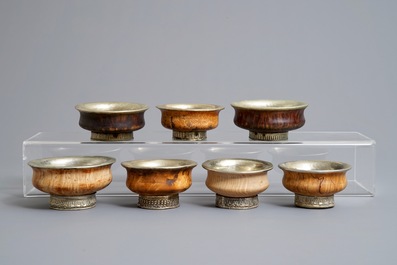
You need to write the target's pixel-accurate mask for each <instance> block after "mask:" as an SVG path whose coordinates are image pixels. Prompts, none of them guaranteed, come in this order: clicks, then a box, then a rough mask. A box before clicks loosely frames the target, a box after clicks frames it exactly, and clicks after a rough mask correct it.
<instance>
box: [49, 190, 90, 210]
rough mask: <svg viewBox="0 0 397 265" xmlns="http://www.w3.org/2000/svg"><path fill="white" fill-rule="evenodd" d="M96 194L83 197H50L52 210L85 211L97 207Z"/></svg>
mask: <svg viewBox="0 0 397 265" xmlns="http://www.w3.org/2000/svg"><path fill="white" fill-rule="evenodd" d="M95 204H96V196H95V193H93V194H89V195H82V196H58V195H50V208H51V209H54V210H61V211H73V210H85V209H90V208H93V207H95Z"/></svg>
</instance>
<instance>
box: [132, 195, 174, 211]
mask: <svg viewBox="0 0 397 265" xmlns="http://www.w3.org/2000/svg"><path fill="white" fill-rule="evenodd" d="M138 207H140V208H143V209H150V210H164V209H174V208H178V207H179V194H173V195H166V196H147V195H139V199H138Z"/></svg>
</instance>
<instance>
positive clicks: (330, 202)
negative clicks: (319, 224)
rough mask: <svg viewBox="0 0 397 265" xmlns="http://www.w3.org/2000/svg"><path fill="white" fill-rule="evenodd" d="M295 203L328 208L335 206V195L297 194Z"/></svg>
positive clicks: (316, 207) (305, 206)
mask: <svg viewBox="0 0 397 265" xmlns="http://www.w3.org/2000/svg"><path fill="white" fill-rule="evenodd" d="M295 205H296V206H298V207H302V208H310V209H326V208H332V207H334V206H335V201H334V195H331V196H326V197H315V196H304V195H299V194H295Z"/></svg>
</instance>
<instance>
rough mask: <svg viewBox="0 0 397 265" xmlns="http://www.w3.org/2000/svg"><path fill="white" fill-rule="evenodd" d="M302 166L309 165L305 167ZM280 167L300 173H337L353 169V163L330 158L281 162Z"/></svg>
mask: <svg viewBox="0 0 397 265" xmlns="http://www.w3.org/2000/svg"><path fill="white" fill-rule="evenodd" d="M302 166H307V168H306V167H303V168H302ZM278 167H279V168H280V169H282V170H284V171H291V172H300V173H324V174H325V173H337V172H346V171H348V170H350V169H351V165H349V164H347V163H344V162H339V161H330V160H295V161H287V162H283V163H280V164H279V165H278Z"/></svg>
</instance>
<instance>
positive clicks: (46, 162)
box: [28, 156, 116, 169]
mask: <svg viewBox="0 0 397 265" xmlns="http://www.w3.org/2000/svg"><path fill="white" fill-rule="evenodd" d="M114 162H116V159H114V158H112V157H107V156H66V157H49V158H42V159H36V160H32V161H30V162H29V163H28V164H29V166H31V167H36V168H47V169H78V168H93V167H99V166H106V165H110V164H113V163H114Z"/></svg>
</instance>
